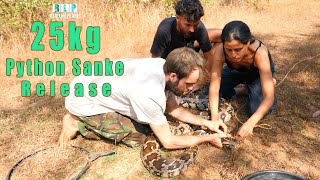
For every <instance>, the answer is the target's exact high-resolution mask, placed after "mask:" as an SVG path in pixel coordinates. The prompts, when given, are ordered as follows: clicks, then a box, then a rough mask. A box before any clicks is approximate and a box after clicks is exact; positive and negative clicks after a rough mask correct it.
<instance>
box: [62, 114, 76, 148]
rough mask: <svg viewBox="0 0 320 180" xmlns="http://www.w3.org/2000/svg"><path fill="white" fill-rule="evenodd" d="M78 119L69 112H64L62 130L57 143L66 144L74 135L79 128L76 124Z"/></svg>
mask: <svg viewBox="0 0 320 180" xmlns="http://www.w3.org/2000/svg"><path fill="white" fill-rule="evenodd" d="M77 122H78V120H77V119H76V117H74V116H73V115H71V114H66V115H65V116H64V117H63V125H62V131H61V134H60V136H59V142H58V143H59V145H60V146H62V147H63V146H65V145H67V144H68V143H69V142H70V141H71V140H72V139H73V138H75V137H76V135H77V132H78V131H79V128H78V126H77Z"/></svg>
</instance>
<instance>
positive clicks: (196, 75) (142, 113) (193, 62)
mask: <svg viewBox="0 0 320 180" xmlns="http://www.w3.org/2000/svg"><path fill="white" fill-rule="evenodd" d="M121 61H122V62H123V63H124V74H123V75H122V76H83V75H80V76H78V77H76V78H75V79H74V80H73V81H72V83H71V85H70V95H69V96H68V97H67V98H66V100H65V106H66V109H67V110H68V111H69V113H68V114H66V115H65V116H64V118H63V129H62V132H61V135H60V137H59V142H60V143H61V144H66V143H68V142H69V141H70V140H72V139H73V138H75V136H76V135H77V133H78V132H80V133H82V134H83V135H86V132H88V131H90V132H94V133H95V134H96V135H98V136H100V137H103V138H107V139H110V140H112V141H116V142H123V143H125V144H127V145H129V146H134V145H137V144H140V143H141V142H143V140H144V138H145V135H144V134H147V133H150V132H151V131H153V133H154V134H155V135H156V136H157V138H158V139H159V141H160V142H161V143H162V145H163V146H164V147H165V148H167V149H179V148H186V147H191V146H195V145H198V144H201V143H204V142H209V143H211V144H212V145H214V146H217V147H222V143H221V137H225V132H226V131H227V128H226V126H225V124H223V123H222V122H221V121H210V120H205V119H202V118H201V117H199V116H196V115H194V114H192V113H191V112H189V111H188V110H187V109H185V108H183V107H181V106H179V105H178V104H177V102H176V97H177V96H181V95H185V94H187V93H189V92H191V91H192V90H193V88H194V87H195V85H196V84H198V83H199V82H201V80H202V79H203V77H204V74H205V67H204V64H205V61H204V59H203V58H202V57H201V56H200V55H199V54H198V53H196V52H195V51H194V50H192V49H189V48H186V47H183V48H178V49H175V50H173V51H172V52H170V54H169V55H168V57H167V58H166V60H164V59H161V58H154V59H152V58H145V59H122V60H121ZM76 83H82V84H83V87H88V86H89V84H90V83H95V84H97V92H98V94H97V96H94V97H91V96H90V95H89V91H90V90H89V89H85V90H84V96H83V97H76V96H75V95H74V94H72V92H74V89H72V88H74V85H75V84H76ZM104 83H109V84H110V85H111V86H112V93H111V95H110V96H108V97H106V96H103V94H102V93H101V91H102V89H101V88H102V85H103V84H104ZM164 113H167V114H169V115H171V116H172V117H174V118H175V119H177V120H178V121H182V122H185V123H189V124H194V125H200V126H204V127H207V128H208V129H210V130H212V131H213V132H216V133H214V134H207V135H201V136H193V135H180V136H178V135H173V134H172V133H171V131H170V128H169V124H168V122H167V118H166V116H165V115H164ZM219 128H221V129H222V130H223V131H221V130H219Z"/></svg>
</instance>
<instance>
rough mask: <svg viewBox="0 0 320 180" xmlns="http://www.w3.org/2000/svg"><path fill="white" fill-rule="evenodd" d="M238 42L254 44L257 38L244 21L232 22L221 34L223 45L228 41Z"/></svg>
mask: <svg viewBox="0 0 320 180" xmlns="http://www.w3.org/2000/svg"><path fill="white" fill-rule="evenodd" d="M232 40H237V41H239V42H240V43H242V44H247V43H248V42H249V41H250V43H253V42H254V41H255V37H254V36H252V34H251V32H250V29H249V27H248V26H247V25H246V24H245V23H244V22H242V21H231V22H229V23H228V24H226V25H225V26H224V28H223V29H222V33H221V41H222V43H224V42H226V41H232Z"/></svg>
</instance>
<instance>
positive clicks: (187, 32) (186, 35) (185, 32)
mask: <svg viewBox="0 0 320 180" xmlns="http://www.w3.org/2000/svg"><path fill="white" fill-rule="evenodd" d="M178 26H179V29H180V31H178V33H179V34H180V35H181V36H183V37H184V38H186V39H189V38H191V37H192V35H193V33H192V32H189V31H185V30H183V28H182V27H181V25H179V24H178Z"/></svg>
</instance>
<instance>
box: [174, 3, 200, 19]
mask: <svg viewBox="0 0 320 180" xmlns="http://www.w3.org/2000/svg"><path fill="white" fill-rule="evenodd" d="M175 9H176V14H177V15H179V16H183V17H185V18H186V19H187V20H188V21H197V20H200V18H201V17H202V16H203V15H204V12H203V7H202V5H201V2H200V1H199V0H180V1H178V2H177V4H176V7H175Z"/></svg>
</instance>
